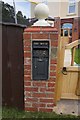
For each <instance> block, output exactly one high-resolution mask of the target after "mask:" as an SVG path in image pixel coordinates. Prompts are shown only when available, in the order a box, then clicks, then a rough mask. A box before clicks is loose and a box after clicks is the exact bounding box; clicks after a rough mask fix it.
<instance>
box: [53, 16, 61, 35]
mask: <svg viewBox="0 0 80 120" xmlns="http://www.w3.org/2000/svg"><path fill="white" fill-rule="evenodd" d="M54 19H55V22H54V27H55V28H57V30H58V33H59V34H60V32H61V20H60V17H55V18H54Z"/></svg>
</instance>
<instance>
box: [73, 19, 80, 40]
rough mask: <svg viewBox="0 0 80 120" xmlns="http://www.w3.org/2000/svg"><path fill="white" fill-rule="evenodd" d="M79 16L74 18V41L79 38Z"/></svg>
mask: <svg viewBox="0 0 80 120" xmlns="http://www.w3.org/2000/svg"><path fill="white" fill-rule="evenodd" d="M79 26H80V25H79V18H78V17H76V18H74V21H73V28H72V41H75V40H78V39H79Z"/></svg>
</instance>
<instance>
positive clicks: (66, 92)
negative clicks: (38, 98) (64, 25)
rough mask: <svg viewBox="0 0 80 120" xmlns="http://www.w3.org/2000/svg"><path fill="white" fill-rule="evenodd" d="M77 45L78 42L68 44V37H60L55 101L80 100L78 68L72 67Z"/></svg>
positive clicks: (79, 69) (79, 42)
mask: <svg viewBox="0 0 80 120" xmlns="http://www.w3.org/2000/svg"><path fill="white" fill-rule="evenodd" d="M79 44H80V40H76V41H75V42H72V43H69V37H64V36H63V37H60V40H59V50H58V67H57V81H56V91H55V92H56V94H55V101H58V100H60V99H79V98H80V67H79V66H74V56H75V49H76V46H78V45H79ZM66 51H68V54H66ZM69 52H70V53H69ZM65 54H66V56H65ZM70 55H71V57H70ZM65 58H68V61H69V62H66V60H65ZM69 59H70V60H69Z"/></svg>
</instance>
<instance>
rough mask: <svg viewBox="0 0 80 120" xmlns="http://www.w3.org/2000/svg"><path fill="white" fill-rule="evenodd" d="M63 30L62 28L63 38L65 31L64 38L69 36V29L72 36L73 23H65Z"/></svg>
mask: <svg viewBox="0 0 80 120" xmlns="http://www.w3.org/2000/svg"><path fill="white" fill-rule="evenodd" d="M61 28H62V34H61V36H63V29H65V30H64V36H68V29H70V33H69V35H70V36H72V23H64V24H63V25H62V27H61Z"/></svg>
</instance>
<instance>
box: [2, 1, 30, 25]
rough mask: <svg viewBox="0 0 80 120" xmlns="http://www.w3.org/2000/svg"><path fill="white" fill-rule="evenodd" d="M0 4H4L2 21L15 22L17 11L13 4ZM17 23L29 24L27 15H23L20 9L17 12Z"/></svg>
mask: <svg viewBox="0 0 80 120" xmlns="http://www.w3.org/2000/svg"><path fill="white" fill-rule="evenodd" d="M0 6H2V14H1V13H0V15H1V16H2V22H8V23H15V13H14V8H13V6H11V5H9V4H8V3H4V2H0ZM16 17H17V23H18V24H23V25H27V26H29V20H28V19H27V18H26V16H23V14H22V12H21V11H18V12H17V14H16Z"/></svg>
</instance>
